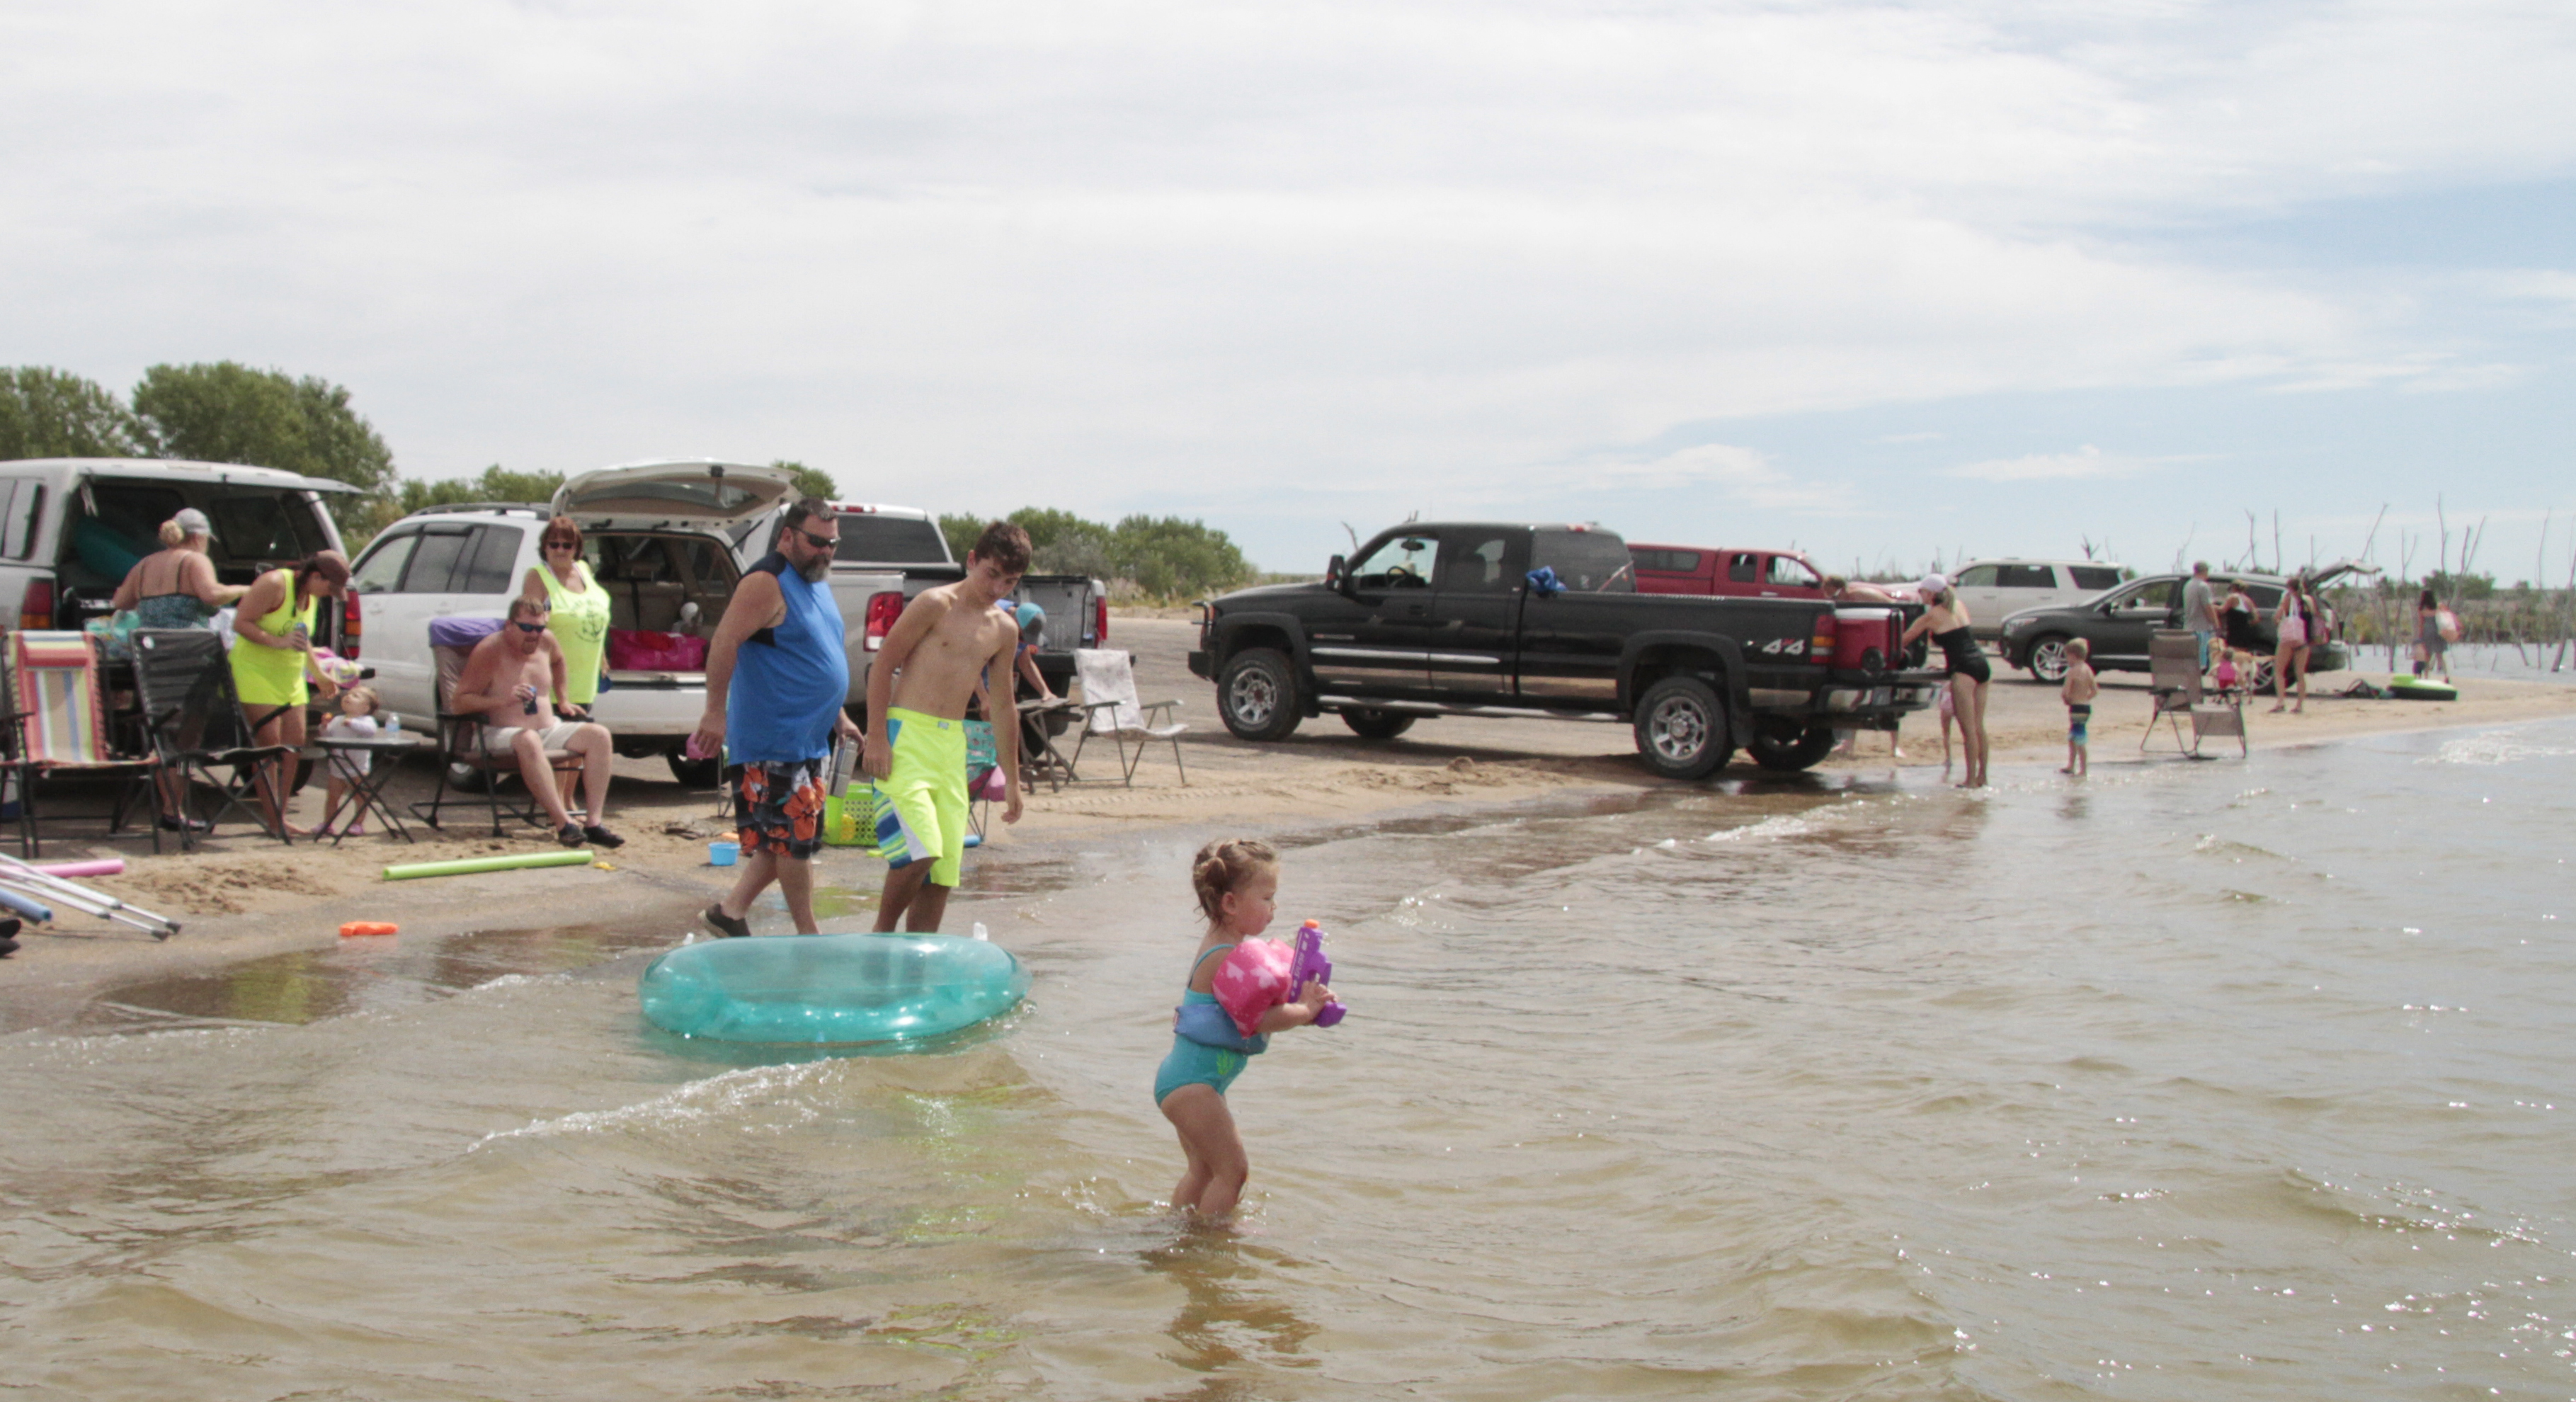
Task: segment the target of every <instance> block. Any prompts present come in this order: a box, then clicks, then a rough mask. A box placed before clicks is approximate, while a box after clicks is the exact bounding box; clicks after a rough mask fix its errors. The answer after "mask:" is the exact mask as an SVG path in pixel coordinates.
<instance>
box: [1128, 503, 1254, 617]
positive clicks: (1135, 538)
mask: <svg viewBox="0 0 2576 1402" xmlns="http://www.w3.org/2000/svg"><path fill="white" fill-rule="evenodd" d="M1109 548H1110V553H1111V555H1112V556H1113V557H1114V558H1115V559H1116V560H1117V562H1118V567H1119V568H1118V573H1119V575H1120V576H1121V577H1123V578H1126V579H1132V580H1134V581H1136V585H1137V587H1138V588H1140V589H1142V590H1143V591H1144V592H1145V593H1146V594H1147V595H1149V596H1151V597H1153V598H1158V599H1179V598H1188V597H1192V596H1196V595H1202V594H1208V593H1214V592H1220V591H1223V590H1227V589H1232V588H1234V587H1235V586H1237V585H1239V584H1242V583H1244V582H1245V581H1246V580H1249V579H1250V578H1251V577H1252V566H1251V564H1250V563H1249V562H1248V561H1246V560H1245V559H1244V558H1243V551H1242V550H1240V549H1238V548H1237V547H1236V546H1235V543H1234V542H1233V541H1232V540H1230V539H1228V538H1227V536H1226V533H1225V532H1223V531H1218V530H1210V529H1209V528H1208V527H1207V525H1206V523H1204V522H1200V521H1184V520H1182V519H1181V518H1180V517H1178V516H1164V517H1159V518H1158V517H1153V516H1130V517H1127V518H1126V519H1124V520H1122V521H1120V522H1119V523H1118V528H1117V530H1116V531H1115V532H1113V533H1112V535H1111V538H1110V546H1109Z"/></svg>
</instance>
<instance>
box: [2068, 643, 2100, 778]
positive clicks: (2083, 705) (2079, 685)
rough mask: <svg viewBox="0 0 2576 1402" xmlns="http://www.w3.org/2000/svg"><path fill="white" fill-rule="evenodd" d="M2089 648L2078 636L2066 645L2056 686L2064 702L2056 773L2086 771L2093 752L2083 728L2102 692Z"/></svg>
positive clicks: (2087, 723)
mask: <svg viewBox="0 0 2576 1402" xmlns="http://www.w3.org/2000/svg"><path fill="white" fill-rule="evenodd" d="M2092 655H2093V650H2092V648H2091V647H2089V646H2087V645H2086V643H2085V641H2084V640H2083V639H2082V638H2076V639H2074V640H2072V641H2070V642H2068V643H2067V644H2066V681H2065V683H2064V684H2063V685H2061V686H2059V687H2058V689H2057V694H2058V696H2059V698H2060V699H2062V700H2064V701H2065V702H2066V767H2065V768H2064V769H2061V770H2059V771H2057V772H2058V773H2060V774H2090V773H2092V772H2093V754H2092V751H2091V750H2090V749H2089V748H2088V747H2087V746H2086V745H2085V740H2086V738H2087V737H2086V735H2085V733H2084V732H2085V729H2086V727H2087V726H2088V725H2089V724H2090V723H2091V721H2092V719H2093V698H2094V697H2096V696H2099V695H2101V694H2102V683H2101V682H2099V681H2096V680H2095V679H2094V677H2093V663H2092V662H2091V661H2090V660H2089V659H2090V658H2091V657H2092Z"/></svg>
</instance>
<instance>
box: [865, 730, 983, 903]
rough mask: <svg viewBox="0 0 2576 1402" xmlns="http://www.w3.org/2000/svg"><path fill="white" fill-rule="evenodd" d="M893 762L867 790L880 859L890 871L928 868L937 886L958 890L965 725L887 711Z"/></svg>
mask: <svg viewBox="0 0 2576 1402" xmlns="http://www.w3.org/2000/svg"><path fill="white" fill-rule="evenodd" d="M886 744H887V745H888V746H889V747H891V748H892V749H893V750H894V762H893V763H892V764H890V765H888V766H887V771H888V772H887V774H886V776H885V777H884V778H883V779H879V780H876V781H875V782H874V783H872V784H870V785H869V795H868V806H869V809H870V811H871V812H873V813H874V814H875V815H876V825H877V855H878V856H881V857H883V858H885V859H886V864H887V865H888V866H894V867H908V866H910V865H912V864H913V863H914V862H918V861H925V860H926V861H928V862H929V863H930V882H931V884H932V885H934V886H955V885H956V884H957V879H958V876H959V873H960V871H961V869H962V868H963V866H964V864H965V857H966V722H964V721H962V720H943V719H941V718H940V717H938V716H925V715H923V714H921V713H920V712H918V711H907V710H904V709H902V708H900V707H888V708H887V710H886Z"/></svg>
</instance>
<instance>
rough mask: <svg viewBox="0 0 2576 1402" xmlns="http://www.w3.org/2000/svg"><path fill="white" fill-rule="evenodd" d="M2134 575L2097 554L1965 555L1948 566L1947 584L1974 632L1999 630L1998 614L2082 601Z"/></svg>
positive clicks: (1988, 634)
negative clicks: (2085, 557) (2094, 556)
mask: <svg viewBox="0 0 2576 1402" xmlns="http://www.w3.org/2000/svg"><path fill="white" fill-rule="evenodd" d="M2134 578H2136V575H2135V574H2134V573H2133V572H2132V571H2131V570H2130V569H2129V568H2128V567H2127V566H2125V565H2114V564H2110V563H2108V562H2106V561H2102V560H1970V561H1969V562H1968V563H1966V564H1964V565H1961V566H1959V567H1958V568H1957V569H1955V570H1952V571H1951V572H1950V587H1951V588H1952V589H1953V590H1956V591H1957V592H1958V595H1959V602H1960V603H1962V604H1965V605H1967V607H1968V626H1969V627H1970V628H1971V629H1973V630H1975V632H1976V635H1977V636H1978V637H1980V638H1985V639H1993V638H2000V637H2002V636H2003V630H2004V615H2005V614H2008V613H2018V612H2020V611H2021V610H2023V609H2032V608H2046V607H2050V606H2053V605H2057V604H2075V603H2082V602H2083V601H2084V600H2086V599H2090V598H2093V597H2094V596H2096V595H2098V594H2101V593H2102V592H2103V591H2105V590H2109V589H2117V588H2119V587H2120V585H2121V584H2122V583H2124V582H2125V581H2127V580H2130V579H2134Z"/></svg>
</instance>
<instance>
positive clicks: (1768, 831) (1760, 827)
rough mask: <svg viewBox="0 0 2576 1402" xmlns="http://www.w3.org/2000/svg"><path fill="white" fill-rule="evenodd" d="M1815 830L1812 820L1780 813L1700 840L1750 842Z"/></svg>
mask: <svg viewBox="0 0 2576 1402" xmlns="http://www.w3.org/2000/svg"><path fill="white" fill-rule="evenodd" d="M1815 830H1816V825H1815V824H1814V823H1813V822H1812V821H1810V820H1808V819H1806V818H1797V817H1791V816H1789V815H1788V814H1785V813H1782V814H1774V815H1772V816H1771V817H1768V818H1765V819H1763V820H1762V821H1760V822H1758V823H1747V824H1745V825H1744V826H1743V827H1740V828H1721V829H1719V830H1718V831H1716V832H1713V833H1710V834H1709V835H1708V836H1706V837H1704V838H1701V839H1700V840H1701V841H1702V842H1750V841H1753V840H1754V839H1756V838H1770V837H1798V836H1801V835H1803V834H1806V833H1811V832H1814V831H1815Z"/></svg>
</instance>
